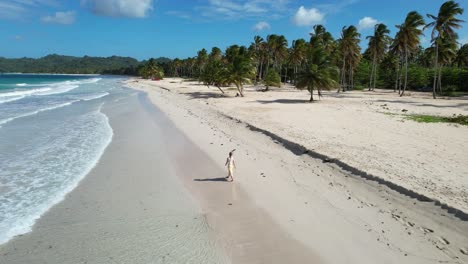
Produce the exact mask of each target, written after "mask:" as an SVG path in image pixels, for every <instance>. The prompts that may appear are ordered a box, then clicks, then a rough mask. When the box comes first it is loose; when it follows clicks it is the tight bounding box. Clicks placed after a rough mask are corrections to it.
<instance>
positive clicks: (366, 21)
mask: <svg viewBox="0 0 468 264" xmlns="http://www.w3.org/2000/svg"><path fill="white" fill-rule="evenodd" d="M377 23H379V21H377V19H375V18H372V17H363V18H361V19H360V20H359V23H358V29H360V30H363V29H369V28H373V27H374V26H375V25H376V24H377Z"/></svg>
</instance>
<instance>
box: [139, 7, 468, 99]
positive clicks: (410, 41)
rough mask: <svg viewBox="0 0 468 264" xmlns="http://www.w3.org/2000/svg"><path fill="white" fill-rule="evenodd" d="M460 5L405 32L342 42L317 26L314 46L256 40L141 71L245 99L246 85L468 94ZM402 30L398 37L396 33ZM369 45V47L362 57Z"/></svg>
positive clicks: (348, 36)
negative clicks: (231, 90)
mask: <svg viewBox="0 0 468 264" xmlns="http://www.w3.org/2000/svg"><path fill="white" fill-rule="evenodd" d="M463 13H464V9H463V7H462V6H461V5H460V3H457V2H455V1H447V2H445V3H443V4H442V5H441V6H440V9H439V10H434V14H420V13H419V12H418V11H409V12H408V14H407V15H406V19H405V20H404V21H402V23H401V24H399V25H385V24H383V23H379V24H376V25H375V28H374V32H373V34H372V35H369V36H363V35H361V34H360V33H359V32H358V29H357V28H356V27H355V26H353V25H349V26H347V25H345V26H343V28H342V30H341V36H340V38H338V39H334V38H333V37H332V34H331V33H330V32H328V31H327V29H326V28H325V27H324V26H323V25H315V26H314V27H313V32H311V33H310V36H307V38H302V39H296V40H292V41H288V40H287V39H286V38H285V37H284V36H283V35H276V34H271V35H267V36H266V37H265V38H263V37H261V36H258V35H257V36H254V37H253V40H252V43H251V44H250V46H248V47H246V46H242V45H232V46H230V47H228V48H227V49H226V50H225V51H224V52H222V51H221V50H220V49H219V48H218V47H212V48H206V49H205V48H204V49H202V50H200V51H198V52H197V54H196V56H195V57H190V58H186V59H174V60H171V61H165V62H163V63H158V62H157V60H154V59H151V60H149V61H148V62H147V63H146V64H145V65H143V66H141V67H140V70H139V74H140V75H142V76H143V77H146V78H162V77H163V74H164V75H166V76H177V77H186V78H195V79H198V80H199V81H201V82H203V83H204V84H206V85H208V86H214V87H217V88H218V89H219V90H220V91H221V92H223V89H222V87H224V86H228V85H235V86H236V88H237V89H238V94H239V96H244V91H243V85H244V84H246V83H255V84H264V85H265V87H266V88H265V90H268V87H270V86H278V87H279V86H280V85H281V83H291V84H293V85H295V87H297V88H298V89H307V90H308V91H310V93H311V97H310V101H312V100H313V99H314V97H313V91H317V94H318V96H321V91H322V90H323V89H325V90H330V89H336V91H337V92H346V91H348V90H363V89H367V90H369V91H373V90H374V89H375V88H376V87H378V88H384V89H393V90H394V91H395V93H398V95H399V96H404V95H405V92H406V91H407V90H420V91H432V93H433V97H434V98H436V97H437V96H438V95H460V94H464V93H467V92H468V45H467V44H464V45H460V44H459V43H458V35H457V29H460V28H461V27H462V26H463V24H464V22H465V21H463V20H462V19H461V16H462V15H463ZM390 27H395V28H396V29H397V31H396V34H395V35H394V36H391V35H389V32H390V30H389V28H390ZM425 29H429V30H430V36H429V37H430V40H431V45H430V46H429V47H427V48H423V47H422V46H421V38H422V37H423V31H424V30H425ZM362 44H367V48H366V49H364V50H363V49H362V48H361V46H362Z"/></svg>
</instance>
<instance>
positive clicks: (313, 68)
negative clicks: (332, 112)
mask: <svg viewBox="0 0 468 264" xmlns="http://www.w3.org/2000/svg"><path fill="white" fill-rule="evenodd" d="M337 74H338V69H337V67H335V66H333V65H331V63H330V59H329V56H328V55H327V54H326V53H325V51H324V50H323V49H322V48H320V47H318V48H311V49H310V51H309V55H308V60H307V65H306V67H305V69H304V70H303V71H302V72H301V73H300V74H299V79H298V82H297V84H296V87H297V88H298V89H307V90H308V91H309V92H310V99H309V102H312V101H314V90H317V92H318V95H319V98H320V96H321V95H322V92H321V91H322V89H326V90H329V89H331V88H333V87H335V86H336V85H337V83H336V81H335V80H334V76H336V75H337Z"/></svg>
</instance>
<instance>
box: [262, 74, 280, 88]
mask: <svg viewBox="0 0 468 264" xmlns="http://www.w3.org/2000/svg"><path fill="white" fill-rule="evenodd" d="M270 86H273V87H281V77H280V76H279V74H278V73H277V72H276V71H269V72H268V74H267V76H265V91H268V89H269V87H270Z"/></svg>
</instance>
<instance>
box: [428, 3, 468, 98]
mask: <svg viewBox="0 0 468 264" xmlns="http://www.w3.org/2000/svg"><path fill="white" fill-rule="evenodd" d="M462 14H463V8H461V7H460V5H459V4H458V3H455V1H447V2H445V3H443V4H442V6H441V7H440V9H439V14H438V15H437V16H434V15H431V14H427V16H428V17H429V18H430V19H432V20H433V21H432V22H430V23H429V24H427V25H426V26H425V27H424V28H430V27H432V28H433V29H432V33H431V40H432V42H433V43H434V45H435V56H434V57H435V58H434V84H433V87H432V96H433V97H434V99H435V98H436V81H437V67H438V57H439V44H440V43H439V42H440V41H438V39H439V38H446V39H448V40H454V39H456V37H457V35H456V33H455V29H458V28H460V27H461V23H462V22H464V21H463V20H460V19H457V18H456V16H457V15H462Z"/></svg>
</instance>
